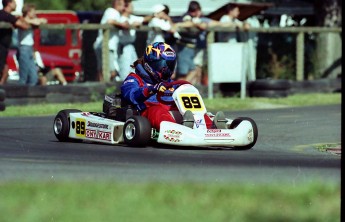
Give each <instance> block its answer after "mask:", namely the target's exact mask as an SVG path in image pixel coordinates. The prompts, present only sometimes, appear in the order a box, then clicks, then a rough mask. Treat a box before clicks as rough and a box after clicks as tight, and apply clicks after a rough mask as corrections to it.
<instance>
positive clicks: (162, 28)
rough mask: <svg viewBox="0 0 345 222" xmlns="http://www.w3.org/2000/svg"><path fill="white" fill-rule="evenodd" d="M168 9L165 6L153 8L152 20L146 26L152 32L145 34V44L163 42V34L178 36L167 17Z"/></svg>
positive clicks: (159, 5) (160, 5)
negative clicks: (150, 28)
mask: <svg viewBox="0 0 345 222" xmlns="http://www.w3.org/2000/svg"><path fill="white" fill-rule="evenodd" d="M168 13H169V8H168V7H167V6H165V5H162V4H158V5H155V6H154V7H153V16H154V17H153V18H152V20H151V21H150V22H149V24H148V26H149V27H152V28H153V30H151V31H149V32H148V34H147V41H146V43H147V44H151V43H154V42H165V33H172V34H174V35H177V36H178V33H177V32H176V28H175V25H174V23H173V21H172V20H171V18H170V16H169V15H168Z"/></svg>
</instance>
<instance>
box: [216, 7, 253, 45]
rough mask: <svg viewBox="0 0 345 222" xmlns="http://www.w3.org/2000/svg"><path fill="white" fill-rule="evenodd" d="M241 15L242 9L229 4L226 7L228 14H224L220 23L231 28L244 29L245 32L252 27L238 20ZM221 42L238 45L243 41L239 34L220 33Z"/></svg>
mask: <svg viewBox="0 0 345 222" xmlns="http://www.w3.org/2000/svg"><path fill="white" fill-rule="evenodd" d="M239 15H240V8H239V7H238V6H237V5H234V4H228V5H227V7H226V14H224V15H223V16H222V17H221V18H220V20H219V21H220V22H221V23H224V24H228V25H229V26H230V27H236V28H243V29H244V30H248V29H249V28H250V25H249V24H248V23H246V22H241V21H240V20H239V19H238V16H239ZM219 41H221V42H229V43H236V42H239V41H241V39H240V36H239V33H238V32H222V33H219Z"/></svg>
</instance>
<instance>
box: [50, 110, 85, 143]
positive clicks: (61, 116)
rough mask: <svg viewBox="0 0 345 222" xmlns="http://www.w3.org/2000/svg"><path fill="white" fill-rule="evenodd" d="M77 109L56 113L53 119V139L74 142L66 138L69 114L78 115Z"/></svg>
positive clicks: (68, 128) (68, 129)
mask: <svg viewBox="0 0 345 222" xmlns="http://www.w3.org/2000/svg"><path fill="white" fill-rule="evenodd" d="M78 112H81V110H78V109H64V110H61V111H60V112H58V114H57V115H56V116H55V119H54V125H53V130H54V134H55V137H56V138H57V139H58V140H59V141H61V142H67V141H75V140H74V139H71V138H69V137H68V135H69V131H70V119H69V114H70V113H78Z"/></svg>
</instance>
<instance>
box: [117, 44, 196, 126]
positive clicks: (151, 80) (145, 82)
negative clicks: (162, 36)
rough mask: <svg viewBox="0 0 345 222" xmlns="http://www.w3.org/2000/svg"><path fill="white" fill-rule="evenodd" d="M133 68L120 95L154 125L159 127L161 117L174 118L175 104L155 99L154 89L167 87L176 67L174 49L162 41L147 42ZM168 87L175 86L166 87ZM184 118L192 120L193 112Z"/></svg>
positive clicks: (162, 119)
mask: <svg viewBox="0 0 345 222" xmlns="http://www.w3.org/2000/svg"><path fill="white" fill-rule="evenodd" d="M131 67H132V68H134V69H135V72H132V73H130V74H129V75H128V76H127V77H126V79H125V80H124V82H123V83H122V86H121V95H122V99H124V100H125V101H126V102H129V103H130V104H133V105H134V106H135V108H136V109H137V110H138V111H139V113H140V115H141V116H144V117H146V118H147V119H148V120H149V121H150V123H151V126H152V127H153V128H156V129H158V130H159V128H160V123H161V122H162V121H169V122H176V120H175V118H174V117H173V115H171V113H170V111H177V108H176V106H170V105H164V104H161V103H159V102H158V100H157V92H159V91H160V92H164V91H166V90H167V83H169V82H172V79H171V76H172V75H173V73H174V72H175V68H176V53H175V50H174V49H173V48H172V47H171V46H170V45H168V44H166V43H164V42H155V43H152V44H149V45H148V46H147V47H146V49H145V52H144V56H142V57H141V58H139V59H138V60H136V61H135V62H134V63H133V65H132V66H131ZM169 90H171V91H173V90H174V88H171V89H169ZM183 119H184V120H185V121H184V122H186V123H187V122H189V124H190V122H192V125H193V122H194V117H193V114H192V112H190V111H187V112H186V113H185V114H184V117H183Z"/></svg>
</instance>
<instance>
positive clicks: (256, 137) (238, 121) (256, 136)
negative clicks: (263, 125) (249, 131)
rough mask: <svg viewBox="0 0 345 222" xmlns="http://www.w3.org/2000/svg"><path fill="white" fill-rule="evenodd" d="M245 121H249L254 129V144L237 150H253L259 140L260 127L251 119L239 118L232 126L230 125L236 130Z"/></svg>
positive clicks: (239, 147)
mask: <svg viewBox="0 0 345 222" xmlns="http://www.w3.org/2000/svg"><path fill="white" fill-rule="evenodd" d="M243 120H247V121H249V122H250V123H251V125H252V128H253V142H251V143H250V144H248V145H246V146H238V147H236V149H240V150H249V149H250V148H252V147H253V146H254V145H255V143H256V140H257V139H258V127H257V125H256V123H255V121H254V120H253V119H251V118H249V117H238V118H236V119H234V120H233V121H232V122H231V124H230V127H229V128H230V129H235V128H236V127H237V126H238V125H239V124H240V123H241V122H242V121H243Z"/></svg>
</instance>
